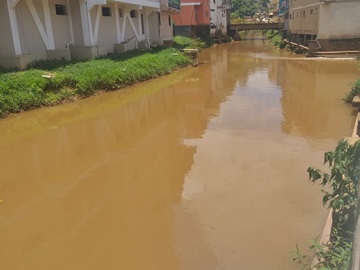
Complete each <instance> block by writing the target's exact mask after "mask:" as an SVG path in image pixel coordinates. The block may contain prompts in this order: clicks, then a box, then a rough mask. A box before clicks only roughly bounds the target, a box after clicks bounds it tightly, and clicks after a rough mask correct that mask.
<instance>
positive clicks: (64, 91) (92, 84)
mask: <svg viewBox="0 0 360 270" xmlns="http://www.w3.org/2000/svg"><path fill="white" fill-rule="evenodd" d="M189 62H190V60H189V59H188V58H187V57H185V56H184V55H183V54H181V53H179V52H178V51H177V50H175V49H166V50H158V51H154V52H147V53H143V52H130V53H128V54H124V55H115V54H112V55H109V56H108V57H103V58H99V59H95V60H91V61H86V62H67V61H63V60H59V61H39V62H36V63H32V64H31V65H30V67H29V68H32V69H30V70H27V71H22V72H10V73H4V74H0V117H4V116H6V115H7V114H9V113H16V112H20V111H25V110H29V109H33V108H38V107H41V106H47V105H53V104H57V103H59V102H62V101H64V100H71V99H73V98H74V97H75V96H79V97H86V96H90V95H92V94H94V93H95V92H97V91H100V90H115V89H119V88H122V87H124V86H127V85H131V84H134V83H137V82H140V81H144V80H148V79H152V78H155V77H158V76H160V75H164V74H168V73H170V72H171V71H173V70H175V69H177V68H180V67H184V66H186V65H188V64H189ZM40 68H41V69H40Z"/></svg>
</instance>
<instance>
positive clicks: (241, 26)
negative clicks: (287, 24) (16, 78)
mask: <svg viewBox="0 0 360 270" xmlns="http://www.w3.org/2000/svg"><path fill="white" fill-rule="evenodd" d="M263 29H274V30H279V29H284V23H238V24H230V30H235V31H241V30H263Z"/></svg>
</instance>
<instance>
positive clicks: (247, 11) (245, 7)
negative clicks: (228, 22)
mask: <svg viewBox="0 0 360 270" xmlns="http://www.w3.org/2000/svg"><path fill="white" fill-rule="evenodd" d="M231 3H232V9H231V13H232V15H233V17H237V18H244V16H251V17H253V16H254V15H255V13H257V12H259V13H261V12H265V11H268V4H269V0H232V1H231Z"/></svg>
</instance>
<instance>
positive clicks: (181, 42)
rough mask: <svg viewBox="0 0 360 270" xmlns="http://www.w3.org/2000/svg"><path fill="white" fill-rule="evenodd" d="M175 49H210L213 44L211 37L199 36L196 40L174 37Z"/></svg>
mask: <svg viewBox="0 0 360 270" xmlns="http://www.w3.org/2000/svg"><path fill="white" fill-rule="evenodd" d="M174 43H175V46H174V47H175V48H178V49H199V50H201V49H203V48H208V47H211V46H212V45H213V44H214V39H213V38H212V37H206V36H201V37H197V38H189V37H184V36H175V37H174Z"/></svg>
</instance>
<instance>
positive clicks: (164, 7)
mask: <svg viewBox="0 0 360 270" xmlns="http://www.w3.org/2000/svg"><path fill="white" fill-rule="evenodd" d="M160 10H161V11H167V12H170V13H180V0H161V1H160Z"/></svg>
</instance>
